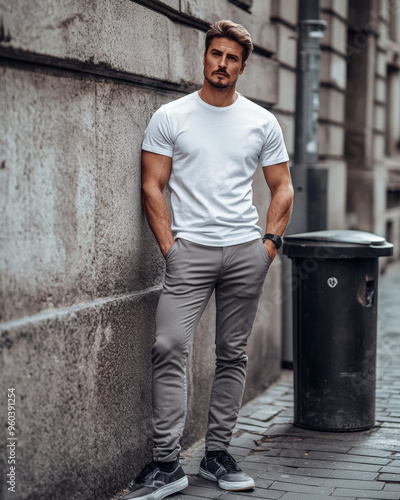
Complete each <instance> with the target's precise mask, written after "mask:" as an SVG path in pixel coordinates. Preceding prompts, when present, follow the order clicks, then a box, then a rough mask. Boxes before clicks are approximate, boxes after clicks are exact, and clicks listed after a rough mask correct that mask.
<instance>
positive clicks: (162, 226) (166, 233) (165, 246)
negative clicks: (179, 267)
mask: <svg viewBox="0 0 400 500" xmlns="http://www.w3.org/2000/svg"><path fill="white" fill-rule="evenodd" d="M143 208H144V211H145V214H146V217H147V220H148V221H149V225H150V227H151V230H152V231H153V233H154V236H155V237H156V239H157V241H158V244H159V245H160V250H161V252H162V254H163V255H164V257H165V256H166V254H167V252H168V250H169V249H170V247H171V246H172V244H173V243H174V237H173V235H172V231H171V217H170V215H169V212H168V207H167V204H166V202H165V199H164V196H163V194H162V192H161V191H160V189H159V188H157V187H155V186H154V187H152V188H149V189H147V190H146V191H143Z"/></svg>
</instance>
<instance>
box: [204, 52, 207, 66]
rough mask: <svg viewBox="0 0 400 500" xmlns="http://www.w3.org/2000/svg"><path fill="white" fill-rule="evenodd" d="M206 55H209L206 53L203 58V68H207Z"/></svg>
mask: <svg viewBox="0 0 400 500" xmlns="http://www.w3.org/2000/svg"><path fill="white" fill-rule="evenodd" d="M206 54H207V52H204V56H203V66H205V65H206Z"/></svg>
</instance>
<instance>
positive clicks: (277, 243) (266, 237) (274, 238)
mask: <svg viewBox="0 0 400 500" xmlns="http://www.w3.org/2000/svg"><path fill="white" fill-rule="evenodd" d="M262 240H263V242H264V241H265V240H271V241H273V242H274V244H275V246H276V249H277V250H279V249H280V248H281V246H282V239H281V237H280V236H279V235H278V234H270V233H266V234H264V237H263V239H262Z"/></svg>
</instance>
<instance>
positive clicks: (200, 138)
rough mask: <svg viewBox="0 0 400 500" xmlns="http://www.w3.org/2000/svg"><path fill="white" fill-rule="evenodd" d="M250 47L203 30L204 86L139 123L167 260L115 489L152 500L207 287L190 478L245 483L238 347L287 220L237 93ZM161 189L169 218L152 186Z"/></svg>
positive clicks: (245, 103)
mask: <svg viewBox="0 0 400 500" xmlns="http://www.w3.org/2000/svg"><path fill="white" fill-rule="evenodd" d="M252 49H253V45H252V41H251V37H250V34H249V33H248V32H247V30H246V29H245V28H243V26H241V25H238V24H235V23H233V22H231V21H219V22H217V23H215V24H213V25H212V26H211V29H210V30H209V31H208V32H207V35H206V50H205V53H204V60H203V65H204V84H203V87H202V88H201V89H200V90H199V91H198V92H194V93H193V94H190V95H188V96H185V97H182V98H181V99H178V100H176V101H173V102H170V103H169V104H166V105H165V106H162V107H161V108H160V109H159V110H158V111H157V112H156V113H155V114H154V116H153V117H152V119H151V121H150V124H149V126H148V128H147V130H146V132H145V137H144V141H143V156H142V189H143V201H144V210H145V213H146V215H147V218H148V221H149V224H150V227H151V229H152V231H153V233H154V235H155V236H156V238H157V241H158V244H159V246H160V249H161V252H162V254H163V255H164V257H165V259H166V275H165V282H164V287H163V290H162V292H161V296H160V300H159V304H158V309H157V316H156V340H155V344H154V348H153V355H152V361H153V424H154V450H153V462H151V463H150V464H149V465H147V466H146V467H145V468H144V470H143V471H142V473H141V474H140V475H139V476H138V477H137V478H136V482H135V486H134V487H133V489H132V491H131V492H130V493H128V494H127V495H125V496H124V497H123V499H133V498H135V499H137V498H140V499H146V500H156V499H157V500H158V499H161V498H165V497H166V496H169V495H171V494H172V493H175V492H177V491H180V490H182V489H184V488H185V487H186V486H187V484H188V481H187V477H186V476H185V473H184V472H183V469H182V467H181V466H180V464H179V452H180V445H179V441H180V438H181V436H182V432H183V428H184V423H185V417H186V373H185V371H186V359H187V355H188V353H189V350H190V347H191V344H192V341H193V333H194V330H195V328H196V325H197V323H198V321H199V319H200V316H201V314H202V313H203V311H204V309H205V307H206V305H207V302H208V300H209V298H210V296H211V294H212V292H213V291H215V298H216V309H217V321H216V355H217V361H216V371H215V378H214V383H213V387H212V392H211V400H210V410H209V418H208V431H207V435H206V440H205V447H206V453H205V456H204V458H203V459H202V461H201V463H200V472H199V473H200V476H202V477H203V478H205V479H209V480H211V481H215V482H217V483H218V485H219V487H220V488H222V489H224V490H230V491H237V490H246V489H252V488H254V481H253V479H252V478H251V477H249V476H248V475H247V474H245V473H244V472H243V471H241V470H240V468H239V467H238V465H237V464H236V462H235V460H234V459H233V457H232V456H231V455H230V454H229V453H228V452H227V450H228V447H229V443H230V440H231V436H232V431H233V428H234V426H235V423H236V419H237V414H238V411H239V408H240V405H241V401H242V396H243V390H244V383H245V370H246V362H247V356H246V345H247V339H248V337H249V335H250V333H251V329H252V326H253V322H254V319H255V316H256V312H257V307H258V302H259V299H260V295H261V293H262V289H263V283H264V279H265V276H266V274H267V271H268V268H269V266H270V264H271V262H272V261H273V259H274V258H275V256H276V253H277V250H278V248H279V246H280V243H281V240H280V237H281V236H282V234H283V232H284V230H285V228H286V226H287V223H288V221H289V217H290V212H291V207H292V198H293V188H292V184H291V180H290V174H289V169H288V164H287V161H288V155H287V152H286V148H285V145H284V142H283V138H282V132H281V129H280V127H279V125H278V123H277V120H276V119H275V118H274V116H273V115H272V114H271V113H269V112H268V111H266V110H265V109H263V108H262V107H260V106H258V105H256V104H254V103H252V102H251V101H249V100H248V99H246V98H244V97H243V96H242V95H240V94H238V93H237V92H236V90H235V89H236V82H237V79H238V77H239V75H241V74H242V73H243V71H244V69H245V67H246V60H247V58H248V57H249V55H250V53H251V51H252ZM258 162H260V163H261V166H262V167H263V172H264V176H265V180H266V182H267V184H268V186H269V188H270V190H271V203H270V206H269V209H268V215H267V233H268V234H267V235H265V237H264V241H263V239H262V238H261V233H260V231H261V229H260V228H259V227H258V226H257V225H256V224H257V221H258V214H257V211H256V209H255V207H254V206H253V204H252V186H251V184H252V179H253V175H254V173H255V171H256V168H257V164H258ZM167 184H168V188H169V190H170V193H171V206H172V214H171V215H172V217H170V214H169V211H168V209H167V205H166V202H165V199H164V197H163V189H164V187H165V186H166V185H167Z"/></svg>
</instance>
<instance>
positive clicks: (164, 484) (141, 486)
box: [120, 460, 189, 500]
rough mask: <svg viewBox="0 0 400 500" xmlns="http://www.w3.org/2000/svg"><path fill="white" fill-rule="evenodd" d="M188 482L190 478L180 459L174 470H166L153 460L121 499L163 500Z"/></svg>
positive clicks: (184, 486)
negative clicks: (184, 470) (161, 468)
mask: <svg viewBox="0 0 400 500" xmlns="http://www.w3.org/2000/svg"><path fill="white" fill-rule="evenodd" d="M188 484H189V481H188V478H187V477H186V475H185V473H184V472H183V469H182V467H181V465H180V463H179V460H177V461H176V466H175V467H174V469H173V471H172V472H164V471H162V470H160V469H159V467H158V466H157V465H156V464H155V463H154V462H151V463H150V464H149V465H146V467H145V468H144V469H143V470H142V472H141V473H140V474H139V475H138V477H137V478H136V479H135V484H134V486H133V488H132V489H131V491H130V492H129V493H127V494H126V495H124V496H123V497H121V499H120V500H131V499H133V498H140V499H141V500H161V498H165V497H168V496H169V495H172V494H173V493H176V492H178V491H181V490H183V489H184V488H186V486H187V485H188Z"/></svg>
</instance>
